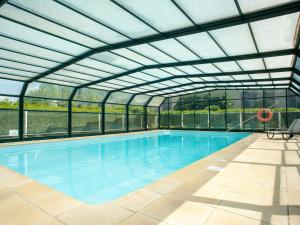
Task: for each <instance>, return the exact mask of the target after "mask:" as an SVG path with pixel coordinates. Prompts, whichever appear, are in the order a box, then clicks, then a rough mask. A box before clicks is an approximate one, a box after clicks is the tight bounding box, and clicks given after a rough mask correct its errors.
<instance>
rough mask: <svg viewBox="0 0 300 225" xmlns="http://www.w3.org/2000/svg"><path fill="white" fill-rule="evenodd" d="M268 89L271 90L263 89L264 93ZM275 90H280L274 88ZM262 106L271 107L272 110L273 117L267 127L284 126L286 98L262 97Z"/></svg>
mask: <svg viewBox="0 0 300 225" xmlns="http://www.w3.org/2000/svg"><path fill="white" fill-rule="evenodd" d="M268 91H272V90H265V93H266V92H268ZM275 91H280V90H275ZM284 92H285V91H284ZM284 94H285V93H284ZM264 107H265V108H271V110H272V112H273V118H272V120H271V121H270V122H269V123H268V124H267V127H268V128H269V129H278V128H279V129H282V128H286V98H285V97H278V96H276V97H269V98H264Z"/></svg>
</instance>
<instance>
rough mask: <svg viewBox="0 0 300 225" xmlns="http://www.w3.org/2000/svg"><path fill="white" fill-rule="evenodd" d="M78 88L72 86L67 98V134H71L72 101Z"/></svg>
mask: <svg viewBox="0 0 300 225" xmlns="http://www.w3.org/2000/svg"><path fill="white" fill-rule="evenodd" d="M77 90H78V88H76V87H75V88H74V89H73V91H72V92H71V94H70V97H69V99H68V136H69V137H71V136H72V101H73V98H74V96H75V94H76V92H77Z"/></svg>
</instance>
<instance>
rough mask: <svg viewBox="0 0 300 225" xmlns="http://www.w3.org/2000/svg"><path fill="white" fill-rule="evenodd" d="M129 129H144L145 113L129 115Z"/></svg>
mask: <svg viewBox="0 0 300 225" xmlns="http://www.w3.org/2000/svg"><path fill="white" fill-rule="evenodd" d="M128 119H129V121H128V122H129V130H131V131H132V130H143V129H144V119H145V118H144V115H143V114H133V115H129V116H128Z"/></svg>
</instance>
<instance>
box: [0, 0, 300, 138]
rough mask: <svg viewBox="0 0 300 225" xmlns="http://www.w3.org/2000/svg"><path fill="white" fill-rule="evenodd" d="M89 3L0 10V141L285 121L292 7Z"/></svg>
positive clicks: (297, 78) (295, 9) (291, 102)
mask: <svg viewBox="0 0 300 225" xmlns="http://www.w3.org/2000/svg"><path fill="white" fill-rule="evenodd" d="M91 3H92V4H86V2H85V1H83V0H78V1H71V0H62V1H45V2H44V1H25V0H9V1H2V2H1V3H0V15H1V18H0V26H1V28H2V29H1V34H0V124H1V125H0V141H12V140H18V141H19V140H30V139H35V138H47V137H49V136H52V137H53V138H55V137H71V136H78V135H92V134H105V133H113V132H129V131H140V130H147V129H160V128H162V129H199V130H234V131H238V130H243V131H244V130H261V129H264V128H263V127H261V124H260V123H259V122H258V121H257V120H255V119H253V118H254V117H255V114H256V113H257V110H259V109H260V108H262V107H264V108H272V109H273V110H274V118H273V120H272V122H271V123H270V124H269V127H270V128H272V129H273V128H281V127H286V126H288V125H289V124H290V123H291V121H293V119H295V118H297V116H298V114H297V113H298V106H299V104H298V101H299V95H300V59H299V56H300V55H299V38H297V37H299V31H300V29H299V28H300V23H299V20H300V11H299V8H300V1H288V0H281V1H258V0H253V1H246V0H236V1H233V0H228V1H225V0H220V1H207V3H205V4H204V3H203V1H193V0H186V1H183V0H176V1H162V2H160V3H152V2H151V3H149V1H146V0H141V1H138V2H137V1H134V0H128V1H122V0H116V1H101V3H99V1H96V0H91ZM33 24H34V26H33Z"/></svg>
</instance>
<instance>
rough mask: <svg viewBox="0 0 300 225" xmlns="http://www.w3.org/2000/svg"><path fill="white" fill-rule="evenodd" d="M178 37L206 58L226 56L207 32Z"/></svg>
mask: <svg viewBox="0 0 300 225" xmlns="http://www.w3.org/2000/svg"><path fill="white" fill-rule="evenodd" d="M196 2H197V1H196ZM178 39H179V40H180V41H181V42H182V43H183V44H185V45H186V46H188V47H189V48H190V49H191V50H193V51H194V52H196V53H197V54H198V55H199V56H200V57H202V58H204V59H205V58H217V57H222V56H225V54H224V53H223V52H222V50H221V49H220V48H219V47H218V45H217V44H216V43H215V42H214V41H213V40H212V39H211V37H210V36H209V35H208V34H207V33H198V34H192V35H187V36H183V37H179V38H178Z"/></svg>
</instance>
